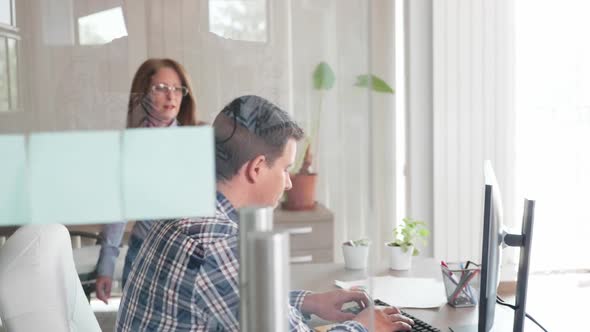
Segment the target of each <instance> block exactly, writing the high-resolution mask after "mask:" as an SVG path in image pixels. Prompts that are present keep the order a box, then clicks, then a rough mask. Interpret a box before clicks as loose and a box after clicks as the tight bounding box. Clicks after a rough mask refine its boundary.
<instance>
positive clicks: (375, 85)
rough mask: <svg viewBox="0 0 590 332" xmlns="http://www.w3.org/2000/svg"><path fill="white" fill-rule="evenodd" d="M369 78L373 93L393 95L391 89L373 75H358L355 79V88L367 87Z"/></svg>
mask: <svg viewBox="0 0 590 332" xmlns="http://www.w3.org/2000/svg"><path fill="white" fill-rule="evenodd" d="M369 77H370V78H371V90H373V91H375V92H383V93H391V94H393V93H394V91H393V89H392V88H391V87H390V86H389V84H387V83H385V81H384V80H382V79H380V78H379V77H377V76H375V75H359V76H357V77H356V83H355V86H358V87H361V88H367V87H369Z"/></svg>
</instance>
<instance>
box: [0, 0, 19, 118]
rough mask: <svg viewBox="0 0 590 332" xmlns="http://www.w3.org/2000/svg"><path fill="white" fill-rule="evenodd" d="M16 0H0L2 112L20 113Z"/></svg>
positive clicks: (0, 109) (0, 95)
mask: <svg viewBox="0 0 590 332" xmlns="http://www.w3.org/2000/svg"><path fill="white" fill-rule="evenodd" d="M14 17H15V15H14V0H0V112H11V111H18V110H19V109H20V103H19V91H18V89H19V68H18V67H19V63H18V52H19V51H18V46H19V41H20V36H19V34H18V32H19V30H18V28H17V27H16V22H15V18H14Z"/></svg>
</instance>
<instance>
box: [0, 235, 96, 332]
mask: <svg viewBox="0 0 590 332" xmlns="http://www.w3.org/2000/svg"><path fill="white" fill-rule="evenodd" d="M0 294H2V296H0V318H1V319H2V323H3V325H4V326H5V328H6V330H8V331H14V332H19V331H100V327H99V325H98V322H97V320H96V317H95V315H94V313H93V312H92V309H91V308H90V304H89V303H88V300H87V299H86V297H85V295H84V291H83V290H82V284H81V283H80V279H79V277H78V273H77V272H76V268H75V266H74V258H73V254H72V247H71V242H70V235H69V233H68V230H67V229H66V228H65V227H64V226H63V225H58V224H53V225H26V226H23V227H21V228H19V229H18V230H17V231H16V232H15V233H14V234H13V235H12V236H11V237H10V238H8V240H7V241H6V243H5V244H4V246H3V247H2V248H1V250H0Z"/></svg>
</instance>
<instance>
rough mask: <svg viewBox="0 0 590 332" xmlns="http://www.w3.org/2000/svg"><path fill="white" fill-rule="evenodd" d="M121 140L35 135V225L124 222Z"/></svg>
mask: <svg viewBox="0 0 590 332" xmlns="http://www.w3.org/2000/svg"><path fill="white" fill-rule="evenodd" d="M120 139H121V133H120V132H119V131H102V132H97V131H87V132H67V133H40V134H32V135H31V137H30V141H29V160H30V174H31V217H32V222H33V223H36V224H46V223H63V224H88V223H103V222H116V221H121V220H123V219H122V217H123V216H122V207H121V202H122V200H121V154H120Z"/></svg>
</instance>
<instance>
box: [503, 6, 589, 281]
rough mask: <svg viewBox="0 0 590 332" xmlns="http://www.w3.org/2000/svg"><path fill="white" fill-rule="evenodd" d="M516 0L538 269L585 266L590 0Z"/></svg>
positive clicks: (521, 115)
mask: <svg viewBox="0 0 590 332" xmlns="http://www.w3.org/2000/svg"><path fill="white" fill-rule="evenodd" d="M515 5H516V7H515V8H516V12H515V13H516V15H515V19H516V26H515V31H516V42H515V47H516V49H515V50H516V65H515V76H516V94H515V99H516V106H517V107H516V110H517V113H516V114H517V127H516V129H517V134H518V136H517V143H518V144H517V151H516V152H517V153H516V160H517V173H516V179H517V182H518V186H519V190H520V193H518V194H517V197H531V198H533V199H536V201H537V207H536V212H535V231H534V233H535V234H534V237H533V241H534V243H533V248H534V249H533V255H532V257H531V260H532V261H531V262H532V269H533V270H549V269H560V270H575V269H587V268H590V255H587V254H581V253H588V252H590V242H589V241H588V234H590V223H589V222H588V220H589V219H590V209H588V208H587V206H588V188H589V187H590V172H589V171H588V170H589V169H590V154H589V153H588V148H587V146H588V142H589V141H590V94H589V93H588V92H589V91H590V44H589V43H588V42H587V41H586V39H587V34H588V31H589V29H590V21H588V19H587V13H588V12H589V11H590V2H588V1H587V0H567V1H557V0H543V1H538V0H519V1H516V2H515ZM533 8H534V10H531V9H533ZM547 22H551V24H547ZM518 204H519V205H520V204H522V202H518ZM520 206H521V205H520ZM558 243H567V245H559V244H558ZM547 257H556V258H557V259H547Z"/></svg>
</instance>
